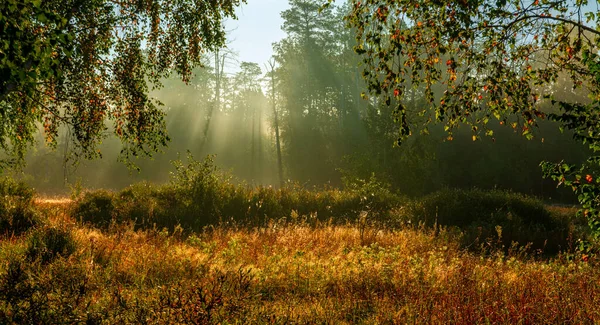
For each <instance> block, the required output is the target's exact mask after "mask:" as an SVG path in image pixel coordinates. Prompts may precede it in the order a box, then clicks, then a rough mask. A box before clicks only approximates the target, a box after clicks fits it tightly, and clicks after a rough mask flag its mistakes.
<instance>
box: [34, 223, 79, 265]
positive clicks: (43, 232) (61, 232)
mask: <svg viewBox="0 0 600 325" xmlns="http://www.w3.org/2000/svg"><path fill="white" fill-rule="evenodd" d="M27 244H28V245H27V256H28V257H29V258H30V259H31V260H36V259H39V260H40V261H41V262H42V263H49V262H51V261H52V260H54V259H55V258H56V257H58V256H62V257H68V256H69V255H71V254H73V253H74V252H75V249H76V248H77V246H76V244H75V240H74V239H73V235H72V234H71V232H70V231H69V230H67V229H63V228H56V227H47V228H42V229H39V230H36V231H35V232H33V233H32V234H31V237H29V240H28V243H27Z"/></svg>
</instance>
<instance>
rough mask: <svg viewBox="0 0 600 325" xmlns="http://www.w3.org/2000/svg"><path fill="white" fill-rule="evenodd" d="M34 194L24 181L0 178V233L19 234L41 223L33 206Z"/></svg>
mask: <svg viewBox="0 0 600 325" xmlns="http://www.w3.org/2000/svg"><path fill="white" fill-rule="evenodd" d="M34 195H35V191H34V190H33V189H31V188H29V187H28V186H27V185H25V183H19V182H16V181H14V180H12V179H10V178H6V177H4V178H1V179H0V235H5V234H9V235H10V234H14V235H19V234H21V233H23V232H26V231H27V230H29V229H31V228H33V227H35V226H38V225H40V224H41V223H42V222H41V219H40V216H39V212H38V211H37V210H36V209H35V208H34V206H33V197H34Z"/></svg>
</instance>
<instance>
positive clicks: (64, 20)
mask: <svg viewBox="0 0 600 325" xmlns="http://www.w3.org/2000/svg"><path fill="white" fill-rule="evenodd" d="M242 1H243V0H242ZM240 2H241V1H240V0H210V1H209V0H195V1H185V0H168V1H167V0H143V1H137V0H136V1H134V0H114V1H107V0H89V1H88V0H86V1H83V0H68V1H63V0H60V1H59V0H44V1H42V0H19V1H17V0H7V1H2V3H0V70H1V73H0V149H1V150H2V151H3V152H4V153H5V156H6V157H9V159H3V162H7V161H9V160H12V161H17V162H18V161H22V159H23V155H24V153H25V152H26V149H27V148H28V147H29V146H30V145H31V144H32V143H33V142H34V139H35V134H36V133H37V131H38V125H40V124H41V125H42V126H43V129H44V134H45V140H46V141H47V142H48V143H49V144H50V145H54V146H55V145H56V143H57V137H58V130H59V127H61V126H67V127H68V128H69V130H70V132H71V135H72V141H73V143H74V145H75V148H76V149H77V151H78V153H79V154H80V155H83V156H85V157H88V158H90V157H95V156H98V155H99V152H98V150H97V146H98V144H99V143H100V142H101V141H102V139H104V138H105V137H106V136H107V134H109V133H110V131H112V132H114V134H116V135H117V136H118V137H119V138H120V139H121V141H122V143H123V150H122V158H125V159H128V158H130V157H131V156H135V155H139V154H143V155H150V154H152V152H154V151H156V150H158V149H159V148H160V147H161V146H164V145H165V144H166V142H167V141H168V135H167V134H166V132H165V125H164V121H163V118H164V116H163V115H164V113H163V112H162V111H161V110H160V109H159V108H158V104H159V103H157V102H156V101H154V100H152V98H150V97H149V96H148V92H149V90H150V89H151V88H156V87H160V80H161V79H162V78H165V77H167V76H168V75H169V74H171V73H172V72H173V71H175V72H177V73H178V74H179V75H180V76H181V79H182V80H183V81H186V82H187V81H189V80H190V77H191V74H192V68H193V67H195V66H198V65H200V64H201V58H202V53H204V52H205V50H214V49H216V48H218V47H220V46H222V44H223V42H224V38H225V31H224V28H223V25H222V21H223V19H225V18H226V17H234V8H235V6H237V5H239V4H240ZM109 130H110V131H109Z"/></svg>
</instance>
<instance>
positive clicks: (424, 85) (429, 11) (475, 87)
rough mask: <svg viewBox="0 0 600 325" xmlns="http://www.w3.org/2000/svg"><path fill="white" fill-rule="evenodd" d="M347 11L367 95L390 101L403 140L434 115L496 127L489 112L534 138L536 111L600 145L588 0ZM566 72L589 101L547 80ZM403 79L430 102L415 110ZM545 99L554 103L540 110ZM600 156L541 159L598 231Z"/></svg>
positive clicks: (598, 70) (426, 2)
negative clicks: (575, 161) (574, 161)
mask: <svg viewBox="0 0 600 325" xmlns="http://www.w3.org/2000/svg"><path fill="white" fill-rule="evenodd" d="M352 4H353V6H352V11H351V13H350V14H348V15H347V16H346V19H347V22H348V24H349V25H350V26H351V27H353V28H355V30H356V37H357V41H358V45H357V46H356V48H355V50H356V52H358V53H359V54H362V55H363V63H364V68H365V69H364V73H363V75H364V77H365V79H366V80H367V83H368V88H369V90H370V93H371V94H372V95H375V96H377V97H380V98H381V99H382V100H383V101H385V102H386V103H387V104H391V103H392V101H393V102H394V103H396V104H395V105H396V107H395V116H396V120H397V122H398V124H399V137H398V138H399V143H401V142H402V141H404V140H405V139H406V138H407V137H408V136H409V135H411V134H412V133H413V131H414V130H422V131H423V130H424V131H425V132H426V131H427V127H428V125H430V124H432V123H435V122H438V123H441V124H442V125H444V129H445V130H446V131H447V132H448V133H449V135H448V137H449V139H452V131H453V130H455V129H456V128H457V127H459V126H460V125H465V124H466V125H468V126H469V127H470V129H471V130H472V132H473V139H474V140H476V139H478V138H479V137H480V136H481V135H482V134H486V135H488V136H491V137H494V136H495V135H494V133H493V131H492V130H491V128H490V127H489V126H490V125H491V124H490V123H491V121H493V120H497V121H498V122H499V123H500V124H504V125H511V126H512V127H513V128H514V129H516V130H518V131H519V132H520V133H521V134H522V135H523V136H525V137H527V138H529V139H531V138H532V137H533V135H534V128H535V126H536V125H537V124H538V121H540V120H543V119H548V118H549V119H551V120H554V121H557V122H558V123H559V125H560V127H561V129H567V130H570V131H572V132H573V134H574V137H575V138H576V139H577V140H579V141H581V142H583V143H586V144H588V145H589V147H590V149H591V150H592V151H593V152H598V151H600V115H599V114H598V112H600V107H599V104H600V57H599V56H598V54H597V52H598V45H600V32H599V31H598V30H599V27H600V26H599V25H600V15H599V14H598V13H597V12H593V11H590V10H588V7H587V1H585V0H583V1H576V2H566V1H552V0H542V1H540V0H533V1H526V2H524V1H520V0H500V1H489V0H465V1H449V0H445V1H444V0H443V1H431V0H420V1H409V0H400V1H397V0H367V1H358V0H353V1H352ZM560 76H568V77H569V78H570V80H571V82H572V87H573V88H574V89H583V91H584V92H586V93H587V94H588V100H587V101H583V102H582V101H576V100H574V98H575V97H574V96H573V97H560V98H559V97H558V96H555V92H554V91H553V87H552V85H553V84H554V83H555V82H556V81H557V80H558V79H559V77H560ZM409 81H410V82H411V83H412V87H420V88H421V89H422V90H423V92H424V94H425V99H426V101H427V103H428V105H425V106H424V107H423V109H422V110H421V111H420V112H419V114H418V117H416V118H414V117H413V118H411V115H410V114H409V112H408V111H407V109H406V104H405V101H406V94H407V93H408V89H407V85H408V84H409ZM544 103H549V104H551V105H545V106H551V109H550V110H547V111H543V110H542V107H544V105H542V104H544ZM599 163H600V157H598V156H596V155H594V156H593V157H590V159H588V161H587V164H584V165H583V166H579V167H576V166H574V165H570V164H566V163H563V162H561V163H543V164H542V165H543V168H544V170H545V173H546V175H547V176H551V177H552V178H554V179H555V180H557V181H559V184H565V185H569V186H571V187H572V188H573V190H574V191H575V192H576V193H578V194H579V201H580V202H581V203H582V205H583V209H582V210H581V211H580V213H581V214H582V215H585V216H587V217H588V220H589V221H590V226H591V227H592V229H593V230H594V231H595V232H596V233H597V234H600V218H599V217H600V212H599V208H600V182H598V179H597V177H595V176H594V170H597V169H598V167H599Z"/></svg>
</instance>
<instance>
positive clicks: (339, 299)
mask: <svg viewBox="0 0 600 325" xmlns="http://www.w3.org/2000/svg"><path fill="white" fill-rule="evenodd" d="M355 185H356V186H354V187H353V186H349V187H348V188H346V189H343V190H339V189H332V188H323V189H310V190H308V189H303V188H301V187H298V186H288V187H286V188H282V189H272V188H263V187H251V186H247V185H243V184H233V183H232V182H230V181H228V179H227V177H226V176H224V175H221V174H219V173H218V171H216V170H214V169H213V168H212V167H211V165H210V163H209V162H207V161H205V162H203V163H202V162H196V163H192V164H190V165H187V166H183V165H182V166H181V168H180V169H178V171H177V172H176V174H175V175H174V178H173V181H172V182H171V183H170V184H166V185H161V186H158V185H152V184H147V183H144V184H137V185H134V186H132V187H129V188H126V189H124V190H122V191H102V190H100V191H77V192H76V193H74V194H73V197H72V199H65V198H61V199H47V198H42V197H40V196H39V195H37V194H36V193H35V192H34V191H33V190H31V189H29V188H28V187H27V186H26V185H24V184H20V183H17V182H15V181H12V180H9V179H5V180H3V181H2V182H0V194H1V198H0V233H1V236H2V237H0V323H2V324H84V323H85V324H478V323H492V324H566V323H576V324H591V323H598V322H600V310H599V309H598V308H597V306H598V304H599V303H600V282H598V279H599V278H600V269H599V268H598V266H599V264H600V262H599V261H598V259H597V257H596V253H595V249H594V247H596V245H595V243H594V241H593V239H592V237H591V236H589V234H588V233H587V232H586V228H585V223H581V221H579V220H578V219H576V218H575V217H574V214H575V211H576V209H575V208H558V207H548V206H546V205H544V204H543V203H542V202H540V201H538V200H536V199H535V198H531V197H526V196H523V195H520V194H516V193H511V192H502V191H482V190H470V191H464V190H451V189H447V190H444V191H441V192H437V193H434V194H432V195H429V196H427V197H424V198H417V199H415V198H413V199H411V198H403V197H399V196H397V195H395V194H394V193H392V192H391V191H389V190H388V189H386V188H385V187H384V186H382V185H381V184H380V183H378V182H377V181H376V180H375V179H371V180H366V181H364V182H362V183H357V184H355ZM580 239H583V240H584V241H581V240H580Z"/></svg>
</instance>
